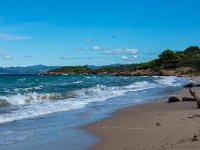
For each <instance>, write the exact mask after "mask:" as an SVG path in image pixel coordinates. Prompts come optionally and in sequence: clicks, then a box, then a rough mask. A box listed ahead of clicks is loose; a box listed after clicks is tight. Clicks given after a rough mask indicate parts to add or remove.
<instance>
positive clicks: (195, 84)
mask: <svg viewBox="0 0 200 150" xmlns="http://www.w3.org/2000/svg"><path fill="white" fill-rule="evenodd" d="M198 86H200V84H198V83H188V84H186V85H185V86H184V87H187V88H191V87H198Z"/></svg>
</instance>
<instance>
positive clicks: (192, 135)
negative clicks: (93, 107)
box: [86, 77, 200, 150]
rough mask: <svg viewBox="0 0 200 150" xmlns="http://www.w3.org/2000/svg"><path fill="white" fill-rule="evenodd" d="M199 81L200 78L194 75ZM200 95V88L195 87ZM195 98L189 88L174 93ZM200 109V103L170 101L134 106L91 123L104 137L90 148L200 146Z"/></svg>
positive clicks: (152, 149) (176, 148)
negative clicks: (197, 104) (198, 105)
mask: <svg viewBox="0 0 200 150" xmlns="http://www.w3.org/2000/svg"><path fill="white" fill-rule="evenodd" d="M191 79H192V80H194V81H197V82H199V81H200V77H193V78H191ZM193 89H194V91H195V92H197V94H198V95H200V88H193ZM172 95H175V96H177V97H179V98H181V97H184V96H187V97H191V96H190V94H189V92H188V89H183V90H181V91H178V92H175V93H172ZM199 124H200V111H199V109H197V108H196V102H178V103H166V100H165V101H164V100H162V101H159V102H152V103H147V104H141V105H137V106H131V107H128V108H124V109H121V110H119V111H117V112H116V113H114V114H113V115H112V117H110V118H108V119H105V120H102V121H100V122H96V123H94V124H91V125H88V126H87V127H86V129H87V130H88V131H89V132H91V133H94V134H95V135H96V136H97V137H99V138H100V140H101V141H100V143H98V144H97V145H95V146H93V147H91V148H90V150H118V149H119V150H129V149H134V150H146V149H148V150H157V149H170V150H171V149H174V150H179V149H180V150H181V149H188V150H197V149H199V147H200V127H199Z"/></svg>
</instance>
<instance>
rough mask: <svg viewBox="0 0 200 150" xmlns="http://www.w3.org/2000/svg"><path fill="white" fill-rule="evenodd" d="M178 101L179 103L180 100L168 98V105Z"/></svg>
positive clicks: (173, 97)
mask: <svg viewBox="0 0 200 150" xmlns="http://www.w3.org/2000/svg"><path fill="white" fill-rule="evenodd" d="M179 101H180V99H178V98H177V97H175V96H172V97H169V98H168V103H175V102H179Z"/></svg>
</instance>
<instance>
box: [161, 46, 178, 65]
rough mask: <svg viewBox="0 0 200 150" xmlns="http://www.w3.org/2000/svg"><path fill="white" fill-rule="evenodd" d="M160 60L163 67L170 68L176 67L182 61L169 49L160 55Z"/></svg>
mask: <svg viewBox="0 0 200 150" xmlns="http://www.w3.org/2000/svg"><path fill="white" fill-rule="evenodd" d="M159 60H160V63H161V66H163V67H164V68H168V67H172V66H173V65H175V64H176V63H177V62H178V61H179V60H180V57H179V56H178V55H177V53H176V52H174V51H173V50H170V49H167V50H165V51H163V52H162V53H161V54H160V55H159Z"/></svg>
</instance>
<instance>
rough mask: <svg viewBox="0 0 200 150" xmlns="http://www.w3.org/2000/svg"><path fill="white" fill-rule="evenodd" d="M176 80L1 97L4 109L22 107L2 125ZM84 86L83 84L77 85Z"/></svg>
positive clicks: (3, 119)
mask: <svg viewBox="0 0 200 150" xmlns="http://www.w3.org/2000/svg"><path fill="white" fill-rule="evenodd" d="M175 81H176V77H154V82H149V81H141V82H135V83H133V84H130V85H124V86H111V87H108V86H105V85H100V84H97V85H95V86H93V87H89V88H82V89H79V90H72V91H66V92H65V93H37V92H30V93H26V94H16V95H7V96H0V108H6V107H9V106H18V109H14V110H12V111H10V112H9V113H2V114H1V115H0V123H4V122H9V121H14V120H20V119H25V118H32V117H37V116H41V115H47V114H51V113H55V112H62V111H70V110H74V109H80V108H84V107H85V106H87V105H88V104H89V103H93V102H100V101H105V100H108V99H110V98H113V97H118V96H122V95H124V94H126V93H127V92H134V91H141V90H145V89H150V88H155V87H159V86H160V87H162V86H164V85H166V86H174V85H176V84H179V83H175ZM77 83H82V82H77Z"/></svg>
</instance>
